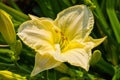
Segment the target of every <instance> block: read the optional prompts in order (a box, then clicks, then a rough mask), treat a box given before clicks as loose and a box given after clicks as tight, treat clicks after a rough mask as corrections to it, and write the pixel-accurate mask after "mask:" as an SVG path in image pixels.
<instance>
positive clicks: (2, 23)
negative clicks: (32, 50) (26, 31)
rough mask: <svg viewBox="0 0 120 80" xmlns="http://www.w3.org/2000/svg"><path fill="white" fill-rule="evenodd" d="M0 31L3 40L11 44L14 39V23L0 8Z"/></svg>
mask: <svg viewBox="0 0 120 80" xmlns="http://www.w3.org/2000/svg"><path fill="white" fill-rule="evenodd" d="M0 32H1V34H2V36H3V38H4V39H5V41H6V42H7V43H8V44H9V45H11V44H13V43H15V41H16V33H15V30H14V25H13V23H12V21H11V19H10V15H9V14H7V13H6V12H5V11H3V10H1V9H0Z"/></svg>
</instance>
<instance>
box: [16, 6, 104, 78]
mask: <svg viewBox="0 0 120 80" xmlns="http://www.w3.org/2000/svg"><path fill="white" fill-rule="evenodd" d="M31 18H32V20H29V21H26V22H24V23H23V24H22V25H21V26H20V27H19V29H18V36H19V37H20V38H21V40H22V41H23V42H24V43H25V44H26V45H28V46H29V47H31V48H32V49H34V50H35V51H36V56H35V66H34V69H33V71H32V73H31V76H34V75H36V74H38V73H39V72H42V71H44V70H47V69H51V68H54V67H56V66H59V65H60V64H61V63H62V62H68V63H70V64H71V65H74V66H79V67H81V68H83V69H85V70H87V71H88V69H89V61H90V59H91V49H93V48H94V47H96V46H98V45H99V44H100V43H102V42H103V41H104V39H105V37H104V38H101V39H93V38H92V37H90V36H89V34H90V32H91V30H92V28H93V24H94V18H93V14H92V12H91V11H90V10H89V8H87V7H86V6H85V5H76V6H72V7H69V8H67V9H65V10H63V11H61V12H60V13H58V15H57V18H56V19H55V20H52V19H49V18H38V17H34V16H31Z"/></svg>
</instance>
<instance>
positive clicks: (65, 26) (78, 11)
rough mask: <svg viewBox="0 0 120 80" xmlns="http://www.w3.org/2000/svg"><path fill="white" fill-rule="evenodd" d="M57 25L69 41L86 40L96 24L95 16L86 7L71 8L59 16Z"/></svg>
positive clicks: (56, 21) (56, 20)
mask: <svg viewBox="0 0 120 80" xmlns="http://www.w3.org/2000/svg"><path fill="white" fill-rule="evenodd" d="M55 24H56V25H57V26H58V27H59V28H60V29H61V31H62V32H63V33H64V35H65V36H66V37H67V38H68V39H69V40H73V39H82V40H83V39H85V38H86V37H87V36H88V35H89V34H90V32H91V30H92V28H93V24H94V19H93V14H92V12H91V11H90V10H89V9H88V8H87V7H86V6H85V5H76V6H73V7H69V8H67V9H65V10H63V11H62V12H60V13H59V14H58V15H57V18H56V19H55Z"/></svg>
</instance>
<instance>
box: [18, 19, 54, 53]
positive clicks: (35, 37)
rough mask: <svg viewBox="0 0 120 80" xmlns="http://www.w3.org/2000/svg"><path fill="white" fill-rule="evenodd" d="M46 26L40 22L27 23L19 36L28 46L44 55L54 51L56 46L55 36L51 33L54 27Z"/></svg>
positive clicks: (19, 32)
mask: <svg viewBox="0 0 120 80" xmlns="http://www.w3.org/2000/svg"><path fill="white" fill-rule="evenodd" d="M49 24H50V23H49ZM46 25H47V24H46ZM46 25H44V24H42V22H40V21H39V20H31V21H27V22H25V23H23V24H22V25H21V26H20V28H19V30H18V36H19V37H20V38H21V40H22V41H23V42H24V43H25V44H26V45H28V46H29V47H31V48H32V49H35V51H37V52H39V53H41V54H44V53H46V51H49V50H50V51H51V50H53V45H54V44H53V42H54V40H53V34H52V32H51V31H50V30H51V29H50V27H51V26H52V25H49V26H48V25H47V26H46Z"/></svg>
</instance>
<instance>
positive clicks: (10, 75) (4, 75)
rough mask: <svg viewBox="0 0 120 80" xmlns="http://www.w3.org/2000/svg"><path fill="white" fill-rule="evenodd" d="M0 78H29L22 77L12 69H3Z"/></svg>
mask: <svg viewBox="0 0 120 80" xmlns="http://www.w3.org/2000/svg"><path fill="white" fill-rule="evenodd" d="M0 80H27V79H26V77H22V76H20V75H18V74H15V73H12V72H10V71H7V70H2V71H0Z"/></svg>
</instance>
